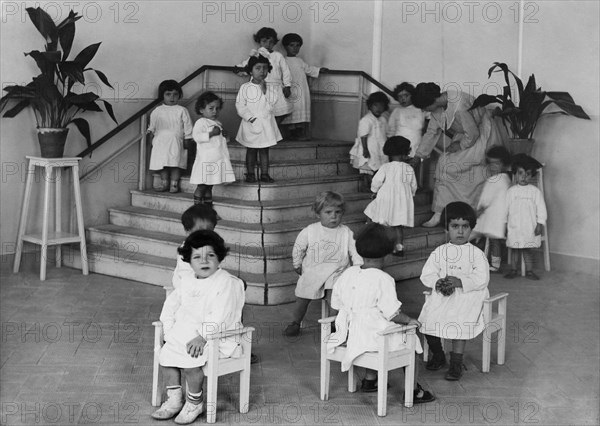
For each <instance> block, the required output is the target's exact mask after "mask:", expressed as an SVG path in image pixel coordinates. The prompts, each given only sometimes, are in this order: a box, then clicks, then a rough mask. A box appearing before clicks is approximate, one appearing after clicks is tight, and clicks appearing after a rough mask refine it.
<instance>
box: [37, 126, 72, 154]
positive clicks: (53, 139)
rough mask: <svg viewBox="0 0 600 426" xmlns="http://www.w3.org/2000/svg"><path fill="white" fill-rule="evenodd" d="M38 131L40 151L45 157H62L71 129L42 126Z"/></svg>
mask: <svg viewBox="0 0 600 426" xmlns="http://www.w3.org/2000/svg"><path fill="white" fill-rule="evenodd" d="M37 132H38V142H39V143H40V151H41V155H42V157H43V158H60V157H62V156H63V154H64V152H65V142H66V141H67V134H68V133H69V129H67V128H65V129H51V128H44V127H40V128H38V129H37Z"/></svg>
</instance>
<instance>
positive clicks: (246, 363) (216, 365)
mask: <svg viewBox="0 0 600 426" xmlns="http://www.w3.org/2000/svg"><path fill="white" fill-rule="evenodd" d="M152 325H153V326H154V363H153V372H152V405H153V406H154V407H158V406H159V405H160V404H161V396H162V392H161V387H160V380H159V372H160V367H159V363H158V355H159V353H160V349H161V347H162V345H163V338H164V333H163V325H162V322H160V321H154V322H153V323H152ZM253 331H254V327H244V328H240V329H236V330H228V331H222V332H220V333H215V334H212V335H210V336H208V337H207V343H206V346H205V347H204V350H205V351H208V360H207V362H206V393H205V397H204V401H205V403H206V422H207V423H214V422H215V421H216V418H217V384H218V379H219V377H220V376H225V375H227V374H231V373H237V372H239V373H240V413H242V414H244V413H247V412H248V407H249V399H250V353H251V349H252V332H253ZM228 336H239V337H238V338H239V341H240V344H241V347H242V356H241V357H240V358H219V339H222V338H224V337H228Z"/></svg>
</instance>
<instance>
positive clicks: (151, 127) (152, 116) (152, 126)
mask: <svg viewBox="0 0 600 426" xmlns="http://www.w3.org/2000/svg"><path fill="white" fill-rule="evenodd" d="M155 113H156V110H154V111H152V114H150V124H149V125H148V130H147V131H146V133H150V134H152V135H153V134H154V133H155V132H156V114H155Z"/></svg>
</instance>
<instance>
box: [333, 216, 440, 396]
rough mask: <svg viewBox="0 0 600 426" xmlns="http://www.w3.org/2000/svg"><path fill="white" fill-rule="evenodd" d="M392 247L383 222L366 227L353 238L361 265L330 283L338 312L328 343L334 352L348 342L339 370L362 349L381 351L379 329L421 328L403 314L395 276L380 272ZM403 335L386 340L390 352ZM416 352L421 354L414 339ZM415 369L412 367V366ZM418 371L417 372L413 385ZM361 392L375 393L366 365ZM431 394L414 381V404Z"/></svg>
mask: <svg viewBox="0 0 600 426" xmlns="http://www.w3.org/2000/svg"><path fill="white" fill-rule="evenodd" d="M393 249H394V242H393V241H392V240H390V239H389V238H388V237H387V235H386V229H385V227H383V226H382V225H379V224H375V223H371V224H369V225H366V226H365V227H364V228H363V229H362V230H361V231H360V232H359V233H358V235H357V237H356V251H357V252H358V254H359V255H360V256H362V258H363V264H362V265H355V266H352V267H350V268H348V269H346V270H345V271H344V272H343V273H342V274H341V275H340V277H339V278H338V279H337V281H336V282H335V284H334V286H333V294H332V296H331V306H332V308H333V309H337V310H338V311H339V312H338V314H337V317H336V319H335V325H336V332H335V333H333V334H332V335H331V336H330V338H329V341H328V342H327V347H328V349H329V350H334V349H335V348H336V347H337V346H339V345H341V344H343V343H346V347H347V351H346V357H345V358H344V359H343V360H342V371H347V370H348V369H349V367H350V365H351V364H352V361H353V360H354V359H355V358H356V357H358V356H360V355H362V354H363V353H365V352H376V351H378V350H379V343H378V339H377V338H378V335H377V333H378V332H380V331H383V330H385V329H386V328H387V327H389V326H391V325H394V324H408V325H416V326H420V325H421V323H419V321H417V320H416V319H414V318H411V317H409V316H408V315H406V314H404V313H402V312H401V306H402V303H400V301H399V300H398V296H397V294H396V282H395V281H394V278H392V277H391V276H390V275H388V274H387V273H385V272H383V271H382V268H383V264H384V259H385V256H387V255H388V254H390V253H391V252H392V250H393ZM402 337H403V336H402V335H400V334H395V335H394V336H393V337H392V338H391V339H390V347H389V350H390V351H397V350H400V349H402V348H403V347H406V346H405V343H404V342H403V339H402ZM416 341H417V347H416V352H417V353H423V349H422V348H421V343H420V342H419V340H418V339H416ZM415 368H416V366H415ZM417 376H418V372H417V371H415V383H416V382H417V380H416V377H417ZM361 389H362V391H363V392H377V372H376V371H375V370H370V369H366V374H365V378H364V379H363V381H362V387H361ZM433 400H435V397H434V396H433V395H432V394H431V393H430V392H428V391H426V390H423V388H422V387H421V385H419V384H418V383H416V386H415V388H414V400H413V402H414V404H421V403H425V402H431V401H433Z"/></svg>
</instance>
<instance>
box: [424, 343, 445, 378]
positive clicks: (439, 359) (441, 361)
mask: <svg viewBox="0 0 600 426" xmlns="http://www.w3.org/2000/svg"><path fill="white" fill-rule="evenodd" d="M425 338H426V339H427V345H429V350H431V353H432V354H433V356H432V357H431V358H430V359H429V361H427V365H426V366H425V368H426V369H428V370H434V371H435V370H439V369H440V368H442V367H443V366H444V365H445V364H446V355H445V354H444V348H442V340H441V339H440V338H439V337H437V336H431V335H429V334H425Z"/></svg>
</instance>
